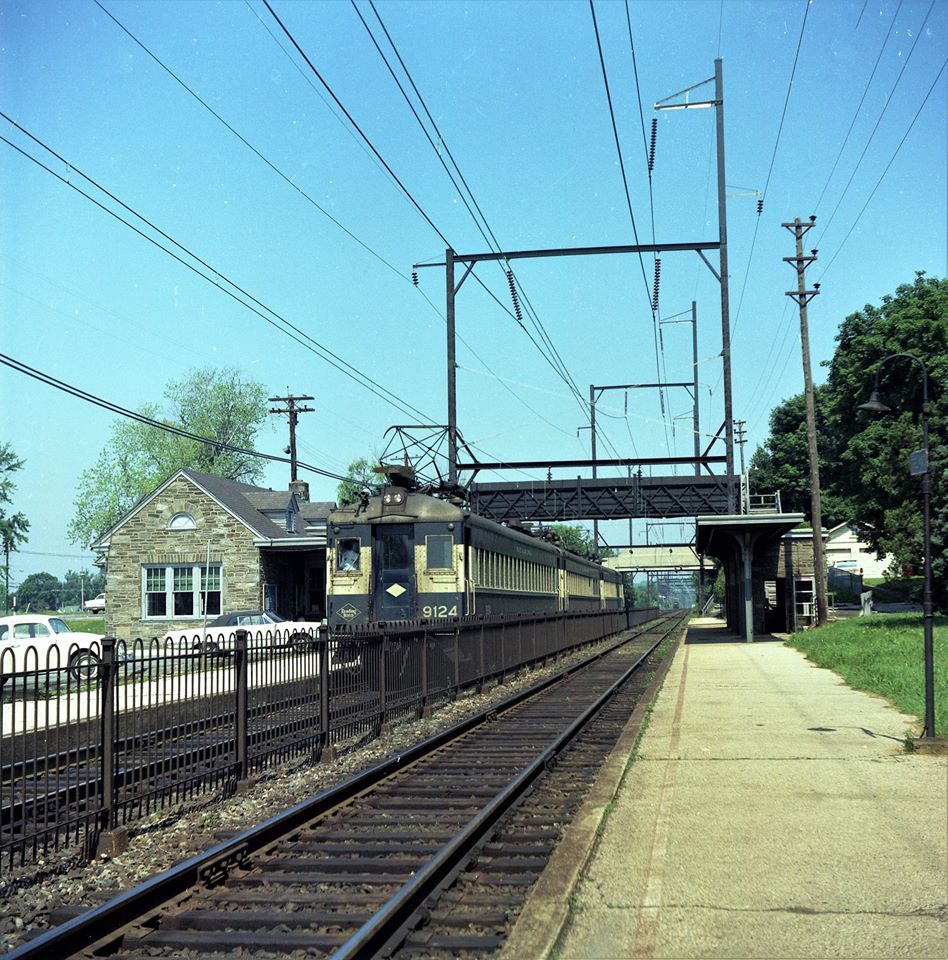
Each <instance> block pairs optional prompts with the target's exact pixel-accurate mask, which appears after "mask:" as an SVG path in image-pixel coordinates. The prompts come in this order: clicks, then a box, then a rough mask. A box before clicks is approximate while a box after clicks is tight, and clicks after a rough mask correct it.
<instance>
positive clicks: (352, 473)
mask: <svg viewBox="0 0 948 960" xmlns="http://www.w3.org/2000/svg"><path fill="white" fill-rule="evenodd" d="M377 463H378V460H377V459H376V460H368V459H366V458H365V457H359V459H358V460H353V461H352V463H350V464H349V467H348V469H347V470H346V479H345V480H343V481H341V482H340V484H339V486H338V487H336V502H337V503H338V504H339V506H340V507H346V506H348V505H349V504H350V503H356V502H357V501H358V499H359V494H360V493H361V492H362V491H363V490H369V491H370V492H374V491H375V490H377V489H378V486H379V475H378V474H377V473H376V472H375V470H374V467H375V465H376V464H377Z"/></svg>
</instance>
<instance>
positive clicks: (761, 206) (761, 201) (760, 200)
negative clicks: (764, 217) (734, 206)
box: [757, 197, 764, 217]
mask: <svg viewBox="0 0 948 960" xmlns="http://www.w3.org/2000/svg"><path fill="white" fill-rule="evenodd" d="M763 212H764V198H763V197H758V198H757V216H758V217H759V216H760V215H761V214H762V213H763Z"/></svg>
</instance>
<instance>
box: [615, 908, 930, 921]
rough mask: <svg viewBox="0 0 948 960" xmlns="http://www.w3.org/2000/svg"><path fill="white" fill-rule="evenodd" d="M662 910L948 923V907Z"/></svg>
mask: <svg viewBox="0 0 948 960" xmlns="http://www.w3.org/2000/svg"><path fill="white" fill-rule="evenodd" d="M602 906H604V907H605V908H606V909H607V910H638V909H640V905H639V904H627V903H604V904H602ZM662 910H712V911H715V912H718V913H747V914H757V913H762V914H767V913H774V914H788V913H791V914H799V915H802V916H813V917H902V918H906V919H907V918H909V917H931V918H932V919H933V920H944V921H946V922H948V905H941V906H937V907H917V908H916V909H915V910H818V909H817V908H815V907H805V906H801V905H795V906H786V907H728V906H724V905H722V904H714V903H663V904H662Z"/></svg>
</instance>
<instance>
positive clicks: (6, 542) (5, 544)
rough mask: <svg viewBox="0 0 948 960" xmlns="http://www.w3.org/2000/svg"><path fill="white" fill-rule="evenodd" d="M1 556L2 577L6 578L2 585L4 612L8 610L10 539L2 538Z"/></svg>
mask: <svg viewBox="0 0 948 960" xmlns="http://www.w3.org/2000/svg"><path fill="white" fill-rule="evenodd" d="M3 556H4V560H5V562H4V566H3V571H4V577H5V579H6V586H5V587H4V592H3V605H4V608H5V612H6V613H9V612H10V541H9V540H7V539H6V538H4V540H3Z"/></svg>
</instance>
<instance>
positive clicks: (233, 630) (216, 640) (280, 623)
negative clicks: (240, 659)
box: [165, 610, 317, 653]
mask: <svg viewBox="0 0 948 960" xmlns="http://www.w3.org/2000/svg"><path fill="white" fill-rule="evenodd" d="M316 627H317V624H315V623H304V622H302V621H299V620H286V619H284V618H283V617H281V616H280V615H279V614H278V613H274V612H273V611H272V610H238V611H235V612H234V613H224V614H222V615H221V616H219V617H218V618H217V619H216V620H211V621H210V623H208V624H207V626H204V625H201V626H194V627H188V628H187V629H185V630H172V631H170V632H169V633H167V634H165V641H166V642H172V643H175V644H179V645H185V646H190V648H191V649H192V650H198V651H202V652H205V653H213V652H215V651H218V650H232V649H233V648H234V637H235V636H236V634H237V631H238V630H246V631H247V634H248V637H249V639H250V641H251V642H259V641H260V640H261V639H262V640H266V641H269V644H270V645H271V646H281V647H282V646H292V647H297V648H300V647H302V648H305V646H306V645H308V643H309V641H310V635H311V634H313V635H315V632H316Z"/></svg>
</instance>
